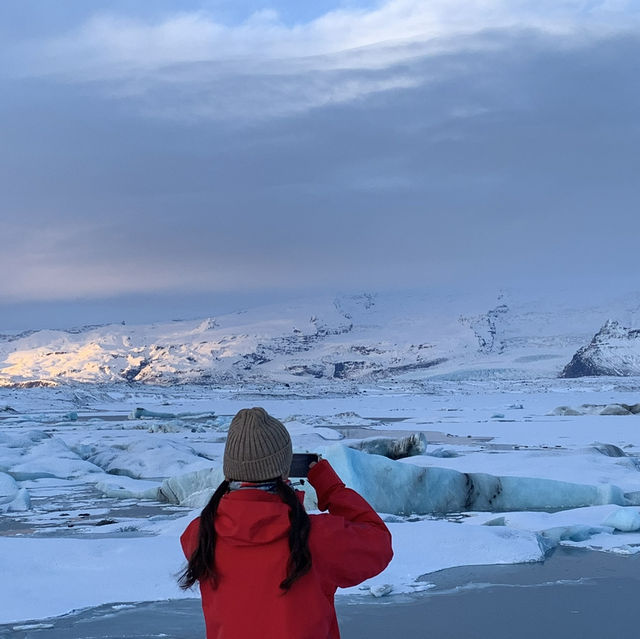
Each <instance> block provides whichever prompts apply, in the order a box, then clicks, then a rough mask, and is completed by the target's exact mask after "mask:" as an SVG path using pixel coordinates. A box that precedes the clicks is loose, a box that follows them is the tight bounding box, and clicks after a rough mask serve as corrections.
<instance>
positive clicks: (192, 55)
mask: <svg viewBox="0 0 640 639" xmlns="http://www.w3.org/2000/svg"><path fill="white" fill-rule="evenodd" d="M639 26H640V7H639V6H638V4H637V3H636V2H633V1H631V0H629V1H622V0H617V1H613V0H608V1H607V0H600V1H597V0H596V1H590V2H585V1H584V0H537V1H534V0H531V1H526V0H432V1H430V2H424V1H423V0H389V1H387V2H383V3H381V4H379V5H377V6H375V7H373V8H368V9H365V8H357V9H356V8H345V9H338V10H334V11H330V12H328V13H326V14H324V15H322V16H320V17H318V18H315V19H313V20H311V21H308V22H305V23H297V24H293V25H288V24H285V23H284V22H283V21H282V20H281V19H280V18H279V16H278V13H277V12H276V11H273V10H263V11H259V12H257V13H254V14H252V15H250V16H249V17H248V18H247V19H246V20H245V21H244V22H241V23H240V24H236V25H226V24H224V23H222V22H219V21H217V20H216V18H215V16H214V14H212V13H208V12H204V11H193V12H183V13H176V14H172V15H169V16H167V17H165V18H163V19H161V20H158V19H155V20H154V21H145V20H142V19H140V18H137V19H132V18H129V17H126V16H122V15H115V14H104V13H103V14H100V15H96V16H94V17H92V18H91V19H90V20H88V21H87V22H86V23H84V24H82V25H81V26H80V27H78V28H76V29H75V30H72V31H70V32H68V33H65V34H64V35H61V36H59V37H56V38H52V39H47V40H45V41H42V42H30V43H23V44H22V45H20V46H18V47H14V48H13V49H12V50H10V51H9V53H8V57H9V59H10V61H11V62H12V64H11V67H12V68H13V69H14V71H15V73H17V74H18V75H21V74H22V75H23V76H36V77H42V76H48V77H52V78H55V79H57V80H58V81H62V82H79V83H86V84H88V85H90V86H93V87H96V88H97V89H98V90H100V91H102V92H104V93H105V94H108V95H111V96H114V97H117V98H123V97H126V98H128V99H130V100H132V101H133V102H134V103H135V104H136V106H137V107H138V108H140V109H141V110H142V111H144V112H146V113H150V114H153V115H160V116H164V117H170V118H179V119H200V118H203V119H262V118H265V117H274V116H282V115H290V114H291V113H297V112H301V111H305V110H308V109H313V108H317V107H322V106H325V105H327V104H337V103H344V102H350V101H353V100H357V99H361V98H364V97H366V96H368V95H372V94H376V93H381V92H387V91H394V90H397V89H401V88H410V87H415V86H417V85H419V84H422V83H425V82H429V81H430V74H429V73H426V74H423V75H417V74H415V73H413V72H410V71H408V70H407V68H406V67H407V65H411V62H412V61H413V60H415V59H416V58H418V57H425V56H427V57H428V56H436V55H442V54H445V53H455V52H457V51H460V50H465V49H466V50H468V51H470V52H473V51H478V50H479V51H484V50H487V49H491V48H495V47H497V46H501V45H502V43H503V41H502V39H501V38H496V37H493V35H492V34H496V33H503V34H504V33H518V32H522V31H532V30H533V31H537V32H539V33H540V34H546V35H547V36H553V37H556V38H558V39H559V40H560V39H562V40H561V41H562V42H563V46H576V45H579V44H580V43H581V42H582V41H584V39H585V38H597V37H608V36H610V35H611V33H612V31H619V30H630V29H631V30H632V29H638V27H639ZM479 34H481V35H479ZM482 34H484V35H482Z"/></svg>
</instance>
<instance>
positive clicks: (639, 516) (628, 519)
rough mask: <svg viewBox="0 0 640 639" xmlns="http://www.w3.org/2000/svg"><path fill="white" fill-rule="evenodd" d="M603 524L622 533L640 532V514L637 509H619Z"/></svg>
mask: <svg viewBox="0 0 640 639" xmlns="http://www.w3.org/2000/svg"><path fill="white" fill-rule="evenodd" d="M602 523H603V526H611V528H615V529H616V530H619V531H621V532H634V531H636V530H640V512H638V510H637V509H635V508H619V509H618V510H615V511H614V512H612V513H611V514H610V515H609V516H608V517H607V518H606V519H605V520H604V522H602Z"/></svg>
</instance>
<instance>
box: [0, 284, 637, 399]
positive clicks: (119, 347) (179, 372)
mask: <svg viewBox="0 0 640 639" xmlns="http://www.w3.org/2000/svg"><path fill="white" fill-rule="evenodd" d="M638 309H640V305H639V304H638V301H637V299H636V300H635V301H634V300H628V299H626V300H623V301H622V302H618V303H616V304H606V305H601V306H599V307H588V306H587V305H586V304H584V305H576V306H575V307H571V308H569V307H567V306H563V307H561V306H559V305H558V304H555V305H551V304H547V305H545V304H544V303H543V302H539V301H535V302H534V301H529V302H523V301H519V300H513V299H510V298H508V297H507V296H504V295H501V296H499V297H498V298H495V297H494V298H493V299H490V298H489V299H485V300H474V301H473V302H472V301H470V300H468V299H461V298H454V297H451V298H442V297H440V298H435V297H430V296H428V295H418V294H414V295H375V294H362V295H356V296H348V297H347V296H343V297H337V298H330V297H326V298H315V299H309V300H302V301H300V302H297V303H294V304H285V305H279V306H269V307H259V308H253V309H249V310H247V311H242V312H237V313H231V314H227V315H222V316H219V317H216V318H207V319H199V320H182V321H174V322H168V323H162V324H152V325H145V326H128V325H120V324H116V325H106V326H90V327H82V328H76V329H70V330H66V331H62V330H41V331H36V332H28V333H21V334H5V335H0V385H3V386H31V385H52V384H58V383H66V382H86V383H113V382H123V383H127V382H142V383H153V384H174V383H202V384H216V385H225V384H237V383H238V382H246V383H253V384H272V383H279V384H285V383H286V384H291V385H294V384H311V385H313V386H316V387H317V386H322V385H329V386H334V387H337V386H340V385H345V384H348V383H350V382H353V381H363V380H382V379H388V380H395V379H401V380H403V381H406V380H410V379H412V380H423V379H428V378H431V377H434V376H436V377H440V378H442V377H444V378H449V379H487V378H497V379H512V378H519V379H521V378H525V379H526V378H534V377H540V376H542V377H555V376H558V375H560V374H562V373H563V371H564V374H565V375H566V374H571V371H573V372H574V374H578V375H584V374H596V375H597V374H607V375H612V374H613V375H637V374H640V332H638V331H629V330H627V331H625V329H622V328H621V327H619V326H618V325H615V324H607V325H606V326H605V328H604V329H602V331H600V333H599V335H600V337H596V338H594V341H593V342H591V345H589V346H588V347H585V345H587V344H589V342H590V340H591V339H592V337H593V335H594V334H595V333H597V332H598V330H599V329H600V327H602V326H603V324H605V322H607V320H608V319H610V318H612V319H616V320H619V321H620V322H625V323H629V324H631V323H633V322H634V321H636V320H637V319H638V318H639V317H640V314H639V310H638ZM616 326H618V327H617V328H616V330H613V328H615V327H616ZM607 327H608V328H607ZM612 327H613V328H612ZM603 331H604V333H603ZM622 333H624V335H622ZM582 347H585V348H582ZM579 349H582V350H581V351H580V353H582V355H581V358H582V359H581V360H580V361H581V362H583V360H585V358H587V359H588V358H590V359H588V363H589V365H582V366H578V365H575V366H573V367H571V366H567V364H568V363H569V362H570V361H571V360H572V357H573V356H574V354H576V351H578V350H579ZM576 357H577V355H576ZM585 361H586V360H585ZM593 362H596V364H597V365H596V364H594V365H591V363H593ZM620 362H623V364H620ZM567 371H569V372H567Z"/></svg>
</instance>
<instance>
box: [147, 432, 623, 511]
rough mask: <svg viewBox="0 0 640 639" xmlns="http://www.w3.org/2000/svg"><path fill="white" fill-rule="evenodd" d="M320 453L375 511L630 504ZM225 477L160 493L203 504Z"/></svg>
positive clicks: (528, 481) (310, 500) (208, 473)
mask: <svg viewBox="0 0 640 639" xmlns="http://www.w3.org/2000/svg"><path fill="white" fill-rule="evenodd" d="M322 454H323V457H324V458H326V459H327V460H328V461H329V462H330V463H331V465H332V466H333V467H334V469H335V470H336V472H337V473H338V475H340V477H341V478H342V480H343V481H344V482H345V484H346V485H347V486H349V487H350V488H353V489H354V490H356V491H357V492H359V493H360V494H361V495H362V496H363V497H364V498H365V499H366V500H367V501H368V502H369V503H370V504H371V505H372V506H373V507H374V508H375V509H376V510H377V511H378V512H384V513H391V514H396V515H411V514H445V513H457V512H464V511H489V512H503V511H504V512H507V511H526V510H563V509H569V508H580V507H582V506H594V505H600V504H617V505H620V506H625V505H630V504H631V503H632V501H631V500H630V499H628V498H627V497H625V493H624V492H623V491H622V489H621V488H619V487H617V486H612V485H601V486H594V485H589V484H577V483H570V482H564V481H556V480H552V479H541V478H535V477H500V476H495V475H490V474H487V473H461V472H459V471H456V470H451V469H449V468H438V467H428V468H423V467H419V466H414V465H412V464H407V463H401V462H397V461H394V460H391V459H388V458H387V457H384V456H382V455H376V454H369V453H364V452H362V451H359V450H355V449H353V448H350V447H348V446H343V445H340V444H336V445H333V446H330V447H327V448H326V449H324V451H322ZM223 478H224V476H223V474H222V471H221V469H220V467H213V468H207V469H202V470H200V471H196V472H190V473H185V474H183V475H178V476H175V477H172V478H170V479H167V480H165V481H164V482H163V483H162V486H161V488H160V489H159V495H160V498H161V499H164V500H166V501H168V502H169V503H173V504H180V505H187V506H191V507H194V508H197V507H202V506H204V505H205V504H206V502H207V501H208V499H209V497H210V496H211V494H212V492H213V490H214V489H215V488H216V487H217V486H218V484H219V483H220V482H221V481H222V479H223ZM303 490H304V491H305V493H306V494H307V498H306V501H307V504H308V505H311V506H312V507H316V506H317V500H316V497H315V493H314V491H313V489H312V488H311V487H310V486H309V485H308V484H305V485H304V486H303Z"/></svg>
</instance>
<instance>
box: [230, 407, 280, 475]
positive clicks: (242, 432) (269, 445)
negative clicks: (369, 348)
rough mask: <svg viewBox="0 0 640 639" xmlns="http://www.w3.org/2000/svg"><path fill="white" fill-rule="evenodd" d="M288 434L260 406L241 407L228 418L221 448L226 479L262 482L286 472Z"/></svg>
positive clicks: (278, 422)
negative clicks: (227, 429)
mask: <svg viewBox="0 0 640 639" xmlns="http://www.w3.org/2000/svg"><path fill="white" fill-rule="evenodd" d="M291 455H292V449H291V437H290V436H289V432H288V431H287V429H286V428H285V427H284V424H282V422H280V421H278V420H277V419H276V418H275V417H271V415H269V413H267V411H266V410H265V409H264V408H243V409H242V410H240V411H238V413H237V414H236V416H235V417H234V418H233V419H232V420H231V425H230V426H229V434H228V435H227V444H226V446H225V449H224V462H223V471H224V476H225V477H226V478H227V479H235V480H237V481H265V480H266V479H274V478H276V477H281V476H283V475H284V476H286V475H288V474H289V468H290V466H291Z"/></svg>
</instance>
